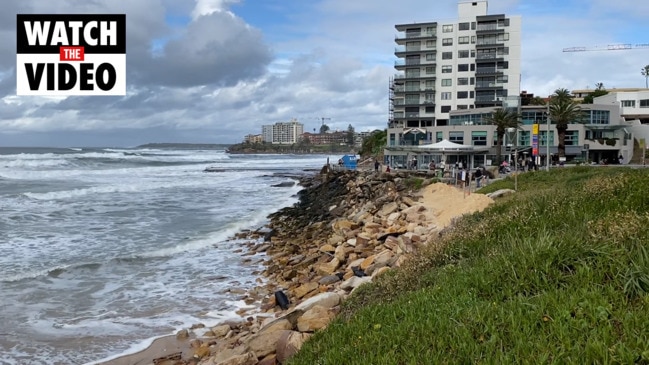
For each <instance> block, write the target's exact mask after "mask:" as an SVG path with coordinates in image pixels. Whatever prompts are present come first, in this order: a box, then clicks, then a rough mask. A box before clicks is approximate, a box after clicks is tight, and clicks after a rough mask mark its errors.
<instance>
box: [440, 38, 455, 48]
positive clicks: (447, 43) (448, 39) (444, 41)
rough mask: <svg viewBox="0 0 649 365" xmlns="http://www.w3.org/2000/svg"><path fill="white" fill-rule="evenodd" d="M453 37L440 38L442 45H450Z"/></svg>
mask: <svg viewBox="0 0 649 365" xmlns="http://www.w3.org/2000/svg"><path fill="white" fill-rule="evenodd" d="M452 45H453V38H444V39H442V46H452Z"/></svg>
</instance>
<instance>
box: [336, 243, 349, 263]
mask: <svg viewBox="0 0 649 365" xmlns="http://www.w3.org/2000/svg"><path fill="white" fill-rule="evenodd" d="M334 257H335V258H337V259H338V261H340V262H344V261H345V258H346V257H347V252H346V251H345V247H344V246H342V245H340V246H338V247H336V249H335V250H334Z"/></svg>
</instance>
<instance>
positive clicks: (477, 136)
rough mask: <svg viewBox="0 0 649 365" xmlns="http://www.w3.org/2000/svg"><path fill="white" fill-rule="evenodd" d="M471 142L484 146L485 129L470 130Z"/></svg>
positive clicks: (485, 143)
mask: <svg viewBox="0 0 649 365" xmlns="http://www.w3.org/2000/svg"><path fill="white" fill-rule="evenodd" d="M471 144H472V145H474V146H486V145H487V132H486V131H472V132H471Z"/></svg>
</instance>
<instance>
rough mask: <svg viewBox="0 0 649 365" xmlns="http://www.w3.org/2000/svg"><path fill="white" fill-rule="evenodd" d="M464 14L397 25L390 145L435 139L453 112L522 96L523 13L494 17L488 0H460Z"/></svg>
mask: <svg viewBox="0 0 649 365" xmlns="http://www.w3.org/2000/svg"><path fill="white" fill-rule="evenodd" d="M431 10H432V9H431ZM431 12H432V11H431ZM458 15H459V16H458V19H457V20H453V21H432V22H426V23H410V24H398V25H396V26H395V28H396V30H397V31H398V34H397V35H396V38H395V42H396V43H397V48H396V49H395V56H396V57H397V58H398V60H397V61H396V62H395V69H396V70H397V71H398V72H399V73H398V74H396V75H395V76H394V77H393V78H392V79H391V80H390V114H389V123H388V146H403V145H419V144H426V143H432V142H434V136H435V135H436V134H437V132H438V131H439V130H440V129H439V127H444V126H448V125H449V121H450V112H451V111H452V110H469V109H475V108H486V107H497V106H504V105H503V103H504V102H505V101H506V100H507V98H508V97H509V98H511V97H516V98H518V96H519V94H520V74H521V66H520V64H521V18H520V16H506V15H504V14H495V15H488V13H487V1H486V0H478V1H460V2H459V3H458Z"/></svg>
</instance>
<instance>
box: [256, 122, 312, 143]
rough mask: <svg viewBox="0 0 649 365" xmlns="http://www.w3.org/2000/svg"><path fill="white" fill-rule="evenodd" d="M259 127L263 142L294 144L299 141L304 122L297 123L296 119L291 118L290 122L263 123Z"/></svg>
mask: <svg viewBox="0 0 649 365" xmlns="http://www.w3.org/2000/svg"><path fill="white" fill-rule="evenodd" d="M261 129H262V139H263V141H264V142H269V143H273V144H294V143H298V142H299V141H300V136H301V135H302V134H303V133H304V124H302V123H299V122H298V121H297V120H296V119H291V121H290V122H285V123H284V122H278V123H275V124H272V125H263V126H262V127H261Z"/></svg>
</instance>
